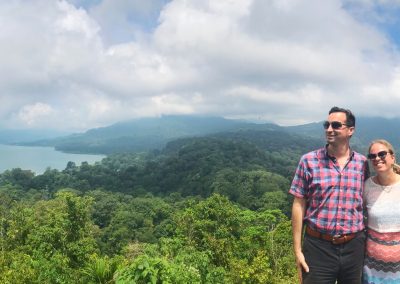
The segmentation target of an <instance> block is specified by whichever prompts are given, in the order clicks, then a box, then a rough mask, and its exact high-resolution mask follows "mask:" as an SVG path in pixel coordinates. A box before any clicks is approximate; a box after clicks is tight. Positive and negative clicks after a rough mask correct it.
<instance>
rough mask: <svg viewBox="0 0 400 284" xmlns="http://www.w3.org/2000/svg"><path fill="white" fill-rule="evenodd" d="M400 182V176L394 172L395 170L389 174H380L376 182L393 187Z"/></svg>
mask: <svg viewBox="0 0 400 284" xmlns="http://www.w3.org/2000/svg"><path fill="white" fill-rule="evenodd" d="M399 180H400V176H399V175H398V174H396V173H395V172H393V170H390V171H389V172H387V173H379V174H378V175H377V176H376V181H377V182H378V183H379V184H380V185H384V186H385V185H392V184H394V183H397V182H398V181H399Z"/></svg>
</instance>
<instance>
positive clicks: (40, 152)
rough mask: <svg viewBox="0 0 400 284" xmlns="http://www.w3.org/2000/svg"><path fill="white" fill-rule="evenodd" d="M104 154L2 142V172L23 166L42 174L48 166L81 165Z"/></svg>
mask: <svg viewBox="0 0 400 284" xmlns="http://www.w3.org/2000/svg"><path fill="white" fill-rule="evenodd" d="M105 157H106V156H104V155H87V154H69V153H63V152H59V151H56V150H54V148H53V147H25V146H11V145H2V144H0V172H1V173H2V172H4V171H5V170H8V169H13V168H21V169H23V170H32V171H33V172H35V173H36V174H42V173H43V172H44V171H45V170H46V169H47V168H48V167H50V168H52V169H57V170H63V169H65V167H66V166H67V163H68V162H69V161H72V162H75V164H76V165H77V166H79V165H80V164H81V163H82V162H84V161H86V162H88V163H89V164H94V163H95V162H97V161H101V159H103V158H105Z"/></svg>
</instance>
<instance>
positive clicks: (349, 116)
mask: <svg viewBox="0 0 400 284" xmlns="http://www.w3.org/2000/svg"><path fill="white" fill-rule="evenodd" d="M334 112H343V113H345V114H346V125H347V126H348V127H355V126H356V117H355V116H354V114H353V113H352V112H351V110H349V109H345V108H341V107H336V106H334V107H333V108H331V110H330V111H329V114H331V113H334Z"/></svg>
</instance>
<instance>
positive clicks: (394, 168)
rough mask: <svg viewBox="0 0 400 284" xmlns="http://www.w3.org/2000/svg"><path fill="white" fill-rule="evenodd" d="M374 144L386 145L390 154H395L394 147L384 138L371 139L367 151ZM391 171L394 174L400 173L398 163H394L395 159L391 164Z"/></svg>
mask: <svg viewBox="0 0 400 284" xmlns="http://www.w3.org/2000/svg"><path fill="white" fill-rule="evenodd" d="M374 144H381V145H383V146H386V147H387V148H388V150H389V153H390V154H392V155H395V153H394V148H393V146H392V144H390V143H389V142H388V141H386V140H385V139H378V140H374V141H372V142H371V144H369V148H368V153H369V152H370V151H371V147H372V146H373V145H374ZM393 171H394V172H395V173H396V174H398V175H400V165H398V164H396V160H395V163H394V164H393Z"/></svg>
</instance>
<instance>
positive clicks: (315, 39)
mask: <svg viewBox="0 0 400 284" xmlns="http://www.w3.org/2000/svg"><path fill="white" fill-rule="evenodd" d="M399 16H400V0H392V1H390V0H386V1H385V0H346V1H340V0H324V1H321V0H218V1H216V0H30V1H26V0H9V1H1V2H0V60H1V61H0V62H1V64H0V128H12V129H27V128H31V129H44V128H47V129H57V130H63V131H84V130H87V129H90V128H95V127H101V126H106V125H110V124H113V123H115V122H118V121H123V120H129V119H136V118H142V117H160V116H162V115H202V116H221V117H225V118H232V119H245V120H250V121H255V122H265V121H269V122H275V123H277V124H279V125H298V124H303V123H309V122H315V121H321V120H324V119H325V118H326V117H327V112H328V111H329V109H330V108H331V107H332V106H340V107H345V108H349V109H351V110H352V111H353V112H354V113H355V115H356V116H383V117H388V118H391V117H397V116H400V111H399V110H400V25H399V24H400V17H399Z"/></svg>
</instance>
